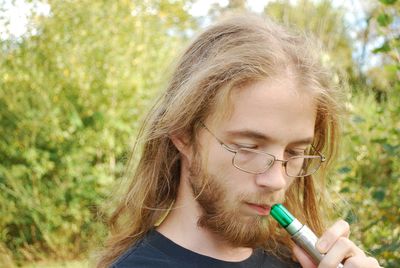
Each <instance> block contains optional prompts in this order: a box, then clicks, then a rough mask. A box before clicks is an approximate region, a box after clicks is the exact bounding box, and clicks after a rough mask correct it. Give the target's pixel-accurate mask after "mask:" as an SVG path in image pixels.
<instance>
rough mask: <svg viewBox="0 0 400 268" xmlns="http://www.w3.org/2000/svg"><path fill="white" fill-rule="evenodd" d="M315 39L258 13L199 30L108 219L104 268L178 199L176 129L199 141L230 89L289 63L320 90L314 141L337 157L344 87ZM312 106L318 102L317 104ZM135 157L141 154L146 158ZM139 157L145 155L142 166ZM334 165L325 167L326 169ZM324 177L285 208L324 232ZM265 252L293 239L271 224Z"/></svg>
mask: <svg viewBox="0 0 400 268" xmlns="http://www.w3.org/2000/svg"><path fill="white" fill-rule="evenodd" d="M313 44H315V41H314V40H311V41H310V39H309V38H306V37H305V36H303V35H302V34H299V33H295V32H292V31H291V30H289V29H287V28H285V27H283V26H280V25H277V24H275V23H274V22H272V21H270V20H268V19H265V18H261V17H260V16H258V15H254V14H241V15H234V16H231V17H229V18H226V19H224V20H222V21H220V22H218V23H216V24H214V25H212V26H210V27H209V28H207V29H206V30H204V31H203V32H202V33H200V34H199V35H198V36H197V37H196V38H195V39H194V40H193V42H192V43H191V44H190V45H189V46H188V48H187V49H186V50H185V51H184V53H183V54H182V55H181V57H180V59H179V61H178V62H177V66H176V68H175V70H174V72H173V74H172V77H171V80H170V82H169V84H168V86H167V88H166V90H165V91H164V94H163V95H162V96H161V97H160V98H159V99H158V101H157V103H156V104H155V105H154V107H153V108H152V110H151V111H150V113H149V115H148V117H147V118H146V120H145V121H144V124H143V126H142V128H141V130H140V133H139V137H138V139H137V140H138V142H139V143H140V144H139V145H140V146H139V147H137V146H135V148H136V150H134V151H133V152H132V156H131V161H129V164H128V168H127V170H128V172H127V176H128V179H129V185H128V186H127V188H126V189H127V190H126V191H125V193H124V195H123V196H122V197H120V198H119V200H118V204H117V207H116V208H115V210H114V211H113V213H112V214H111V217H110V218H109V221H108V227H109V232H110V234H109V237H108V239H107V240H106V242H105V245H104V246H105V247H104V250H103V251H102V252H101V253H100V255H99V259H98V262H97V267H108V266H110V265H111V264H112V263H113V262H114V261H115V260H116V259H117V258H118V257H119V256H120V255H121V254H123V253H124V252H125V251H126V250H127V249H128V248H129V247H130V246H132V245H133V244H135V243H136V242H137V241H138V240H139V239H141V238H142V237H143V236H144V235H145V234H146V232H148V231H149V230H150V229H151V228H153V227H154V225H155V224H156V222H157V221H158V220H159V219H160V218H161V217H162V216H163V213H165V211H166V210H167V209H168V208H169V207H170V206H171V204H172V203H173V202H174V200H175V198H176V195H177V191H178V185H179V179H180V160H179V159H180V158H179V152H178V150H177V149H176V148H175V146H174V145H173V143H172V142H171V140H170V138H169V135H170V134H171V133H185V134H186V135H187V136H189V137H191V139H192V142H195V140H196V139H195V136H196V133H197V132H198V129H199V127H200V126H199V122H200V121H201V120H204V119H205V118H206V117H207V115H208V114H210V111H212V110H219V108H220V107H221V104H224V103H226V102H227V100H228V99H229V96H228V94H229V93H230V92H231V89H232V88H234V87H237V86H240V85H243V84H244V83H249V82H252V81H256V80H259V79H265V78H267V77H270V76H273V75H275V74H277V73H278V72H281V71H282V70H285V69H286V68H287V67H290V69H292V70H294V71H295V73H296V77H297V79H298V80H299V81H300V84H301V85H302V88H304V89H305V90H311V91H313V92H314V93H315V92H316V93H317V94H316V96H317V97H316V102H317V107H318V111H317V122H316V127H315V141H314V146H315V147H316V149H317V150H319V151H320V152H322V153H323V154H325V156H326V157H327V159H328V164H329V159H333V156H334V154H335V149H336V145H337V137H338V109H339V105H338V104H339V102H338V101H337V93H336V92H337V90H336V88H335V87H333V86H332V84H331V82H330V78H329V73H328V72H327V71H325V70H324V68H323V66H322V64H321V60H320V54H319V53H318V50H316V46H314V45H313ZM310 105H311V104H310ZM135 154H140V156H139V158H137V157H135ZM133 159H139V160H138V161H137V164H136V165H135V162H136V161H133ZM327 166H328V165H326V164H325V165H324V166H323V168H322V172H319V174H324V170H326V168H327ZM325 192H326V191H325V182H324V176H320V177H318V178H312V177H307V178H303V179H299V180H297V181H296V182H295V183H293V185H292V186H291V187H290V188H289V190H288V192H287V196H286V206H287V207H288V208H289V209H290V210H291V211H293V213H294V214H295V216H296V217H298V218H299V219H301V220H302V221H303V222H304V223H306V224H307V225H309V226H310V227H311V228H312V229H314V230H315V232H316V233H317V234H321V232H322V231H323V230H324V219H325V215H324V214H323V213H322V211H323V209H324V206H325V204H327V203H328V202H327V200H326V194H325ZM271 228H272V229H271V230H272V231H271V239H270V241H269V242H268V243H267V245H266V250H268V249H269V250H271V249H272V248H273V247H275V246H276V245H278V244H279V243H289V242H288V241H287V237H284V236H282V234H279V233H277V231H274V230H279V229H277V228H275V227H273V226H271Z"/></svg>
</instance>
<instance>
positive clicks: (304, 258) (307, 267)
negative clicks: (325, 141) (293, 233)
mask: <svg viewBox="0 0 400 268" xmlns="http://www.w3.org/2000/svg"><path fill="white" fill-rule="evenodd" d="M293 254H294V255H295V256H296V258H297V260H298V261H299V262H300V264H301V267H303V268H317V266H316V265H315V264H314V263H313V261H312V259H311V257H310V256H308V254H307V253H306V252H305V251H304V250H302V249H301V248H300V247H299V246H297V245H294V247H293Z"/></svg>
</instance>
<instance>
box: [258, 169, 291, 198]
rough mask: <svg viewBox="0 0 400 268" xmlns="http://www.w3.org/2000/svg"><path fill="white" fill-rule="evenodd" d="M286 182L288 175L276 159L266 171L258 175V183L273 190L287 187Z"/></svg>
mask: <svg viewBox="0 0 400 268" xmlns="http://www.w3.org/2000/svg"><path fill="white" fill-rule="evenodd" d="M286 183H287V176H286V173H285V170H284V168H283V166H282V163H281V162H279V161H276V162H275V163H274V164H273V165H272V166H271V167H270V168H269V169H268V170H267V171H266V172H264V173H262V174H257V175H256V184H257V185H258V186H260V187H263V188H265V190H268V191H271V192H273V191H279V190H281V189H283V188H285V186H286Z"/></svg>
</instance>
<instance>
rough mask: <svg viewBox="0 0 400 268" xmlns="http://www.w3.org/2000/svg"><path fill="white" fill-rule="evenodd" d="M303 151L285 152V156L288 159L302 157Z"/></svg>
mask: <svg viewBox="0 0 400 268" xmlns="http://www.w3.org/2000/svg"><path fill="white" fill-rule="evenodd" d="M305 151H306V150H305V149H304V150H286V154H287V156H288V157H291V156H302V155H304V154H305Z"/></svg>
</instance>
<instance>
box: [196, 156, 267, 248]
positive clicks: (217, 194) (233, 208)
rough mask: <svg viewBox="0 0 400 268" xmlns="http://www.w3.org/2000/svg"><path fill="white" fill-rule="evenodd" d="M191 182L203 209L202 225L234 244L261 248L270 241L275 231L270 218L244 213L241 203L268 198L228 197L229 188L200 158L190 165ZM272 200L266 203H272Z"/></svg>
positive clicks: (239, 195) (200, 220)
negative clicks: (231, 198)
mask: <svg viewBox="0 0 400 268" xmlns="http://www.w3.org/2000/svg"><path fill="white" fill-rule="evenodd" d="M189 171H190V176H189V183H190V186H191V188H192V191H193V194H194V197H195V199H196V200H197V202H198V204H199V205H200V207H201V209H202V212H203V213H202V215H201V216H200V218H199V219H198V222H197V224H198V226H200V227H203V228H206V229H207V230H209V231H211V232H213V233H214V234H216V235H218V236H219V237H221V238H222V239H223V240H224V241H226V242H228V243H229V244H230V245H231V246H234V247H250V248H257V247H262V246H264V245H266V244H267V239H268V237H269V235H270V233H271V231H270V228H269V227H270V224H269V221H270V218H271V217H268V216H261V215H256V214H255V215H244V214H243V213H241V212H240V210H239V208H240V205H242V204H244V202H251V201H253V203H256V202H260V200H265V199H266V197H265V196H262V195H261V194H251V195H249V194H247V195H246V194H244V193H243V194H238V196H236V197H235V200H229V199H228V191H227V189H226V188H225V187H224V184H223V183H221V182H220V180H218V179H217V176H215V175H212V174H210V173H208V172H207V171H206V169H205V168H203V166H202V161H201V159H199V158H198V157H196V159H194V161H193V163H192V165H191V167H190V170H189ZM271 201H272V200H270V201H269V202H266V203H269V204H270V203H272V202H271Z"/></svg>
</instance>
